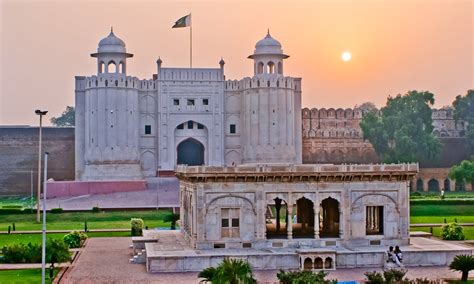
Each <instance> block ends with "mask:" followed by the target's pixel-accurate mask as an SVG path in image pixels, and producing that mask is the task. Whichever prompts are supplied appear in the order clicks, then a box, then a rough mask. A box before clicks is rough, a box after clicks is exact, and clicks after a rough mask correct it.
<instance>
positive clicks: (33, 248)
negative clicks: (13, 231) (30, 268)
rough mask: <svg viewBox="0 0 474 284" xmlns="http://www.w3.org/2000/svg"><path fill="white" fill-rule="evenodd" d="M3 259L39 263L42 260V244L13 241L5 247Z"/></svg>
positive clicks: (13, 261)
mask: <svg viewBox="0 0 474 284" xmlns="http://www.w3.org/2000/svg"><path fill="white" fill-rule="evenodd" d="M2 253H3V261H4V262H6V263H38V262H41V245H40V244H32V243H28V244H27V245H25V244H22V243H13V244H10V245H7V246H5V247H3V249H2Z"/></svg>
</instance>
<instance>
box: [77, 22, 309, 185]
mask: <svg viewBox="0 0 474 284" xmlns="http://www.w3.org/2000/svg"><path fill="white" fill-rule="evenodd" d="M91 56H92V57H94V58H97V75H94V76H89V77H83V76H76V90H75V93H76V95H75V98H76V104H75V105H76V136H75V137H76V155H75V156H76V179H77V180H137V179H144V178H145V179H146V178H152V177H155V176H156V173H157V171H158V170H160V171H172V170H174V169H175V166H176V165H177V164H190V165H207V166H224V165H238V164H243V163H245V164H249V163H294V164H300V163H301V162H302V160H301V159H302V158H301V157H302V154H301V148H302V135H301V79H300V78H293V77H286V76H284V73H283V65H284V63H283V60H284V59H286V58H288V57H289V56H288V55H285V54H284V53H283V51H282V49H281V44H280V43H279V42H278V41H277V40H275V39H273V38H272V37H271V36H270V34H269V33H268V34H267V35H266V36H265V38H263V39H262V40H260V41H259V42H257V44H256V46H255V51H254V53H253V54H252V55H250V56H249V57H248V58H249V59H252V60H253V61H254V75H253V76H252V77H246V78H244V79H241V80H233V81H232V80H227V81H226V80H225V76H224V64H225V63H224V61H223V60H221V61H220V62H219V67H218V68H168V67H163V66H162V65H164V63H163V62H162V60H161V59H160V58H158V60H157V62H156V63H157V73H156V74H153V76H152V78H151V79H143V80H142V79H138V78H136V77H133V76H130V75H128V74H127V72H126V70H127V68H126V67H127V64H128V62H127V59H130V58H131V57H133V54H130V53H127V51H126V48H125V43H124V42H123V41H122V40H121V39H119V38H118V37H117V36H116V35H115V34H114V33H113V31H111V32H110V34H109V35H108V36H107V37H106V38H104V39H102V40H101V41H100V42H99V46H98V50H97V52H96V53H93V54H91ZM189 153H191V154H189ZM190 157H191V158H190Z"/></svg>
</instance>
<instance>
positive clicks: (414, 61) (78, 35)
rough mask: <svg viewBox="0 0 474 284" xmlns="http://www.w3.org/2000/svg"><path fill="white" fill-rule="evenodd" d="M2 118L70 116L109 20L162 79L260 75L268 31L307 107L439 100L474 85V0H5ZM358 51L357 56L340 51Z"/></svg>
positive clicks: (144, 71) (139, 67) (145, 71)
mask: <svg viewBox="0 0 474 284" xmlns="http://www.w3.org/2000/svg"><path fill="white" fill-rule="evenodd" d="M0 3H1V4H0V9H1V27H0V29H1V38H0V48H1V50H0V52H1V56H0V60H1V61H0V65H1V70H0V72H1V73H0V124H30V125H36V124H37V120H38V118H37V117H36V116H35V115H34V110H35V109H36V108H43V109H47V110H49V111H50V113H49V114H48V120H49V118H50V117H51V116H57V115H59V114H60V113H61V112H62V110H64V109H65V107H66V105H73V104H74V76H75V75H92V74H95V73H96V62H95V59H94V58H91V57H89V54H90V53H92V52H95V51H96V49H97V44H98V42H99V40H100V39H102V38H103V37H105V36H107V34H108V32H109V29H110V26H113V27H114V31H115V34H116V35H117V36H119V37H120V38H122V39H123V40H124V41H125V43H126V44H127V51H128V52H131V53H134V54H135V56H134V57H133V58H132V59H130V60H129V61H128V66H127V72H128V74H129V75H134V76H137V77H139V78H142V79H143V78H151V74H153V73H155V72H156V71H155V70H156V63H155V61H156V59H157V58H158V56H161V58H162V60H163V66H164V67H180V66H182V67H186V66H187V65H188V64H189V55H188V54H189V51H188V49H189V46H188V44H189V34H188V30H187V29H171V28H170V27H171V25H172V24H173V23H174V21H175V20H177V19H178V18H179V17H181V16H184V15H186V14H187V13H188V12H192V15H193V39H194V40H193V47H194V53H193V54H194V55H193V65H194V66H195V67H218V62H219V60H220V57H221V56H222V57H224V60H225V61H226V65H225V73H226V77H227V79H240V78H242V77H245V76H251V75H252V72H253V68H252V62H251V61H250V60H248V59H246V57H247V56H248V55H249V54H251V53H252V52H253V49H254V45H255V43H256V42H257V41H258V40H259V39H261V38H263V37H264V36H265V33H266V30H267V28H270V32H271V34H272V36H273V37H275V38H276V39H278V40H279V41H280V42H281V43H282V45H283V50H284V52H285V53H287V54H289V55H290V56H291V57H290V58H289V59H287V60H286V63H285V75H289V76H295V77H302V78H303V106H306V107H318V108H319V107H354V106H355V105H356V104H360V103H363V102H365V101H372V102H374V103H375V104H376V105H377V106H381V105H384V104H385V101H386V97H387V96H388V95H390V94H392V95H394V94H398V93H405V92H406V91H407V90H411V89H416V90H429V91H431V92H433V93H434V94H435V98H436V106H437V107H440V106H443V105H448V104H451V102H452V101H453V100H454V97H455V96H456V95H459V94H465V93H466V90H467V89H469V88H474V71H473V66H474V55H473V54H474V50H473V49H474V35H473V33H474V20H473V14H474V4H473V1H471V0H393V1H389V0H345V1H339V0H325V1H319V0H313V1H276V0H272V1H263V0H262V1H224V0H221V1H198V0H196V1H85V0H84V1H74V2H73V1H59V0H57V1H21V0H20V1H5V0H3V1H2V0H0ZM345 50H349V51H350V52H351V53H352V60H351V61H350V62H343V61H341V59H340V56H341V53H342V52H343V51H345Z"/></svg>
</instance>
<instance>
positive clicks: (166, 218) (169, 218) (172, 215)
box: [163, 212, 179, 230]
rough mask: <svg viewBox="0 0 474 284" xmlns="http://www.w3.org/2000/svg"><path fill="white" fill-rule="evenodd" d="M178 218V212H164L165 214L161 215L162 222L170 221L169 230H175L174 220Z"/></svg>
mask: <svg viewBox="0 0 474 284" xmlns="http://www.w3.org/2000/svg"><path fill="white" fill-rule="evenodd" d="M178 220H179V214H176V213H173V212H170V213H168V214H166V215H165V216H163V221H164V222H171V224H170V229H171V230H175V229H176V221H178Z"/></svg>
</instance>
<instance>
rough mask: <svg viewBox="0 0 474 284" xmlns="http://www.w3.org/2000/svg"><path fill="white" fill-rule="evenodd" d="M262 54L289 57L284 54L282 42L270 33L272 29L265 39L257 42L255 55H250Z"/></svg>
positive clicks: (251, 56)
mask: <svg viewBox="0 0 474 284" xmlns="http://www.w3.org/2000/svg"><path fill="white" fill-rule="evenodd" d="M260 54H271V55H281V56H283V57H284V58H287V57H288V56H287V55H285V54H283V50H282V49H281V43H280V42H279V41H278V40H276V39H274V38H273V37H272V36H271V35H270V31H268V32H267V35H266V36H265V37H264V38H263V39H261V40H259V41H258V42H257V44H255V51H254V53H253V55H250V56H249V58H253V57H254V56H255V55H260Z"/></svg>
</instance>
